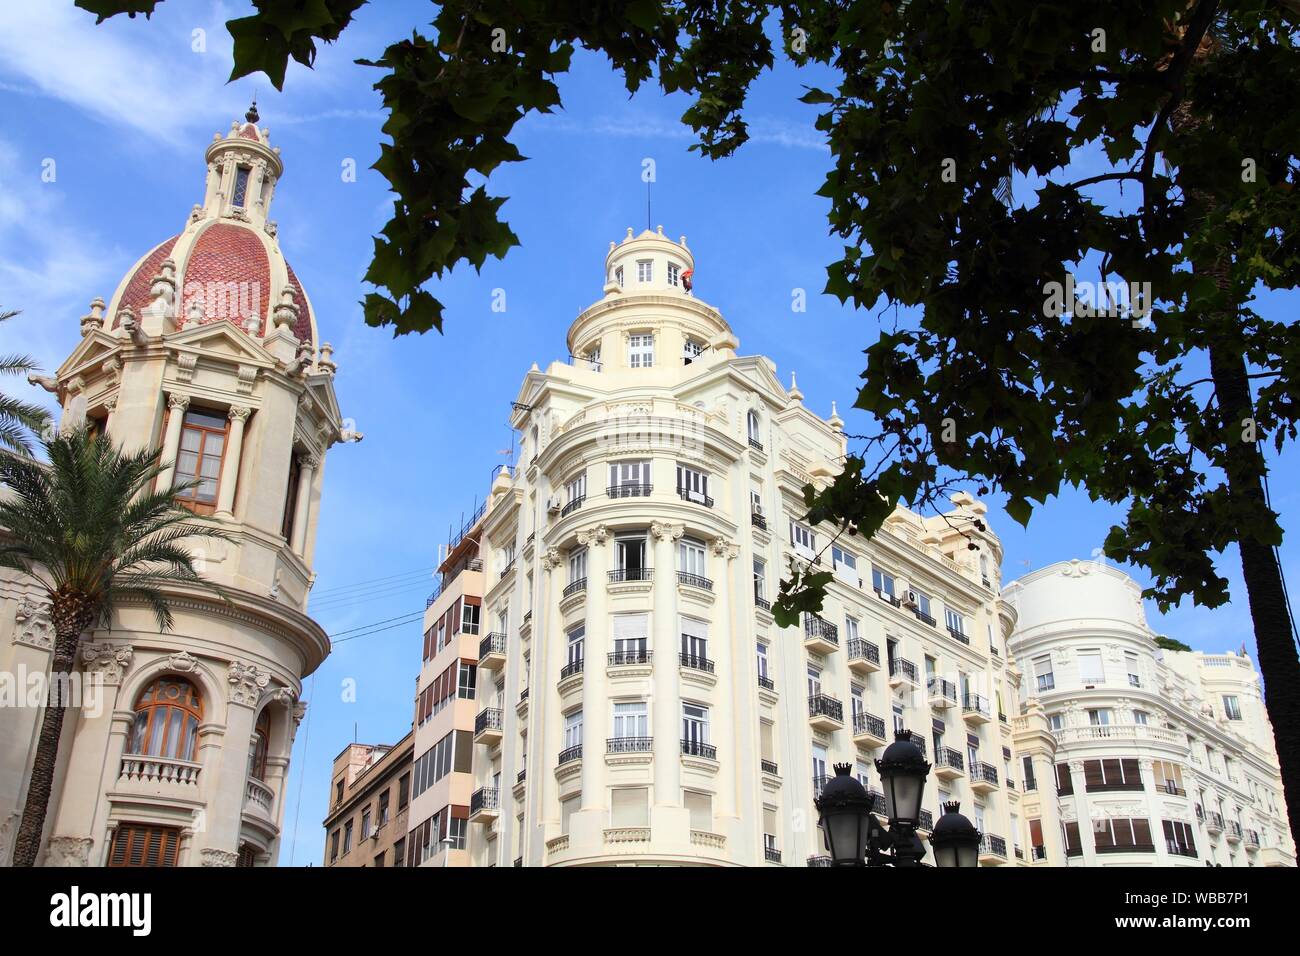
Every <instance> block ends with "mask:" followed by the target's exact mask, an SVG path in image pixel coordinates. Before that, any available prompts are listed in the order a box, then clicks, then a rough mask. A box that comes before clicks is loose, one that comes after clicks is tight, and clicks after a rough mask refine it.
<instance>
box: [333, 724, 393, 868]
mask: <svg viewBox="0 0 1300 956" xmlns="http://www.w3.org/2000/svg"><path fill="white" fill-rule="evenodd" d="M414 747H415V732H414V731H412V732H411V733H409V734H407V735H406V736H405V737H403V738H402V739H401V740H399V741H398V742H397V743H395V744H393V745H391V746H389V745H387V744H348V745H347V746H346V747H344V748H343V750H342V752H341V753H339V755H338V756H337V757H335V758H334V768H333V772H332V774H331V777H330V809H329V813H328V814H327V815H326V817H325V865H326V866H373V867H386V866H406V832H407V828H408V827H407V824H408V821H409V819H410V808H411V761H412V754H413V752H414Z"/></svg>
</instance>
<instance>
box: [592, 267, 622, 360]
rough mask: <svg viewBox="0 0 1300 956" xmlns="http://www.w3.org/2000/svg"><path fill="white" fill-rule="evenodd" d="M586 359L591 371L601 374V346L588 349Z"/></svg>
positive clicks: (620, 283)
mask: <svg viewBox="0 0 1300 956" xmlns="http://www.w3.org/2000/svg"><path fill="white" fill-rule="evenodd" d="M620 271H621V270H620ZM622 284H623V283H622V282H619V285H622ZM584 358H586V360H587V368H589V369H591V371H593V372H599V371H600V369H601V364H600V346H599V345H593V346H592V347H591V348H589V349H587V354H586V355H585V356H584Z"/></svg>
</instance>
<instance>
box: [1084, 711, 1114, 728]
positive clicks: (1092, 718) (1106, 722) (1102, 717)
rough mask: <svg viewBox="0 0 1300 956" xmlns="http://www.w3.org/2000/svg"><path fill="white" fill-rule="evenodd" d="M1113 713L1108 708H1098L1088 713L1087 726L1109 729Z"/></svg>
mask: <svg viewBox="0 0 1300 956" xmlns="http://www.w3.org/2000/svg"><path fill="white" fill-rule="evenodd" d="M1112 717H1114V711H1112V710H1111V709H1110V708H1109V707H1098V708H1096V709H1094V710H1090V711H1088V724H1089V725H1090V726H1093V727H1109V726H1110V724H1111V718H1112Z"/></svg>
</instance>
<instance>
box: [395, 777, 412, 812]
mask: <svg viewBox="0 0 1300 956" xmlns="http://www.w3.org/2000/svg"><path fill="white" fill-rule="evenodd" d="M410 802H411V775H410V774H409V773H404V774H402V776H401V778H400V779H399V780H398V781H397V809H399V810H403V809H405V808H406V805H407V804H408V803H410Z"/></svg>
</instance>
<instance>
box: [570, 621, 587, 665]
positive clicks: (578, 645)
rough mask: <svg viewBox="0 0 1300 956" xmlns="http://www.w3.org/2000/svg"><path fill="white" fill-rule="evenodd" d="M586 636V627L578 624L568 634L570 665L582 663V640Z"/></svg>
mask: <svg viewBox="0 0 1300 956" xmlns="http://www.w3.org/2000/svg"><path fill="white" fill-rule="evenodd" d="M586 636H587V626H586V625H585V624H579V625H577V626H576V627H574V628H573V629H571V630H570V631H569V632H568V638H569V652H568V653H569V659H568V663H570V664H581V663H582V652H583V640H584V638H586Z"/></svg>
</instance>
